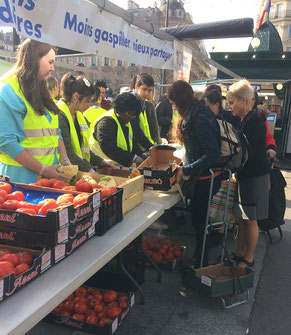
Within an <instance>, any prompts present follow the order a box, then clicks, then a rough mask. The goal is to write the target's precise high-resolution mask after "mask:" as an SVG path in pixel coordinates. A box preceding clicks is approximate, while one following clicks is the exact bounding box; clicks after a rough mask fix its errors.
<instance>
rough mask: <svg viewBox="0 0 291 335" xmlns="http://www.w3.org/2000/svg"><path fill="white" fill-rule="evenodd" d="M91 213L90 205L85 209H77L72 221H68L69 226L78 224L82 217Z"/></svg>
mask: <svg viewBox="0 0 291 335" xmlns="http://www.w3.org/2000/svg"><path fill="white" fill-rule="evenodd" d="M91 212H92V203H89V204H88V206H87V207H82V208H80V207H78V208H77V209H76V210H75V213H74V218H73V220H72V221H70V223H71V224H74V223H76V222H78V221H79V220H80V219H81V218H82V217H83V216H85V215H87V214H89V213H91Z"/></svg>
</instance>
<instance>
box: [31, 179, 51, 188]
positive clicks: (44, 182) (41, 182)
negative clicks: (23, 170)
mask: <svg viewBox="0 0 291 335" xmlns="http://www.w3.org/2000/svg"><path fill="white" fill-rule="evenodd" d="M34 185H37V186H42V187H49V186H50V182H49V180H48V179H47V178H41V179H39V180H38V181H37V182H36V183H35V184H34Z"/></svg>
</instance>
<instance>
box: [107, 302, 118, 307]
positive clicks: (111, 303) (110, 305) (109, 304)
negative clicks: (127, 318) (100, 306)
mask: <svg viewBox="0 0 291 335" xmlns="http://www.w3.org/2000/svg"><path fill="white" fill-rule="evenodd" d="M107 306H108V307H118V306H119V304H118V302H117V301H112V302H109V303H108V305H107Z"/></svg>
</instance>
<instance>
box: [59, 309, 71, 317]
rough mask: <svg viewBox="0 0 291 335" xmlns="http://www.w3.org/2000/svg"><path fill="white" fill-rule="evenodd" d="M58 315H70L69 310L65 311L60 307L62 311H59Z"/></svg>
mask: <svg viewBox="0 0 291 335" xmlns="http://www.w3.org/2000/svg"><path fill="white" fill-rule="evenodd" d="M60 315H62V316H66V317H68V318H69V317H71V313H70V312H67V311H65V310H63V309H62V311H61V312H60Z"/></svg>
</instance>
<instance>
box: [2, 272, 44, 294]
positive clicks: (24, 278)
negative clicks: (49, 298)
mask: <svg viewBox="0 0 291 335" xmlns="http://www.w3.org/2000/svg"><path fill="white" fill-rule="evenodd" d="M39 267H40V265H38V266H37V267H36V268H35V269H34V270H33V271H31V272H30V273H29V274H27V275H25V274H22V275H20V276H18V277H17V278H16V279H15V280H14V287H13V289H12V290H11V291H10V292H9V293H8V292H7V293H6V295H7V296H8V297H9V296H10V295H11V294H13V293H14V292H15V291H16V290H17V289H18V288H20V287H22V286H24V285H25V284H27V283H28V282H30V281H31V280H32V279H34V278H35V277H37V276H38V270H39Z"/></svg>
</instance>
